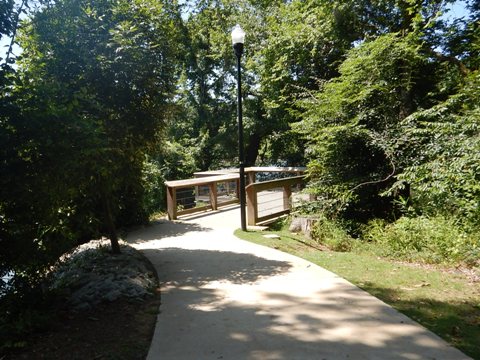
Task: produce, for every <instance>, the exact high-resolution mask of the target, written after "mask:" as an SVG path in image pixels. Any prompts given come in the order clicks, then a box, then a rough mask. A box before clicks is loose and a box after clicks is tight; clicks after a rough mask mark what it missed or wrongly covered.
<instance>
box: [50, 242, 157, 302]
mask: <svg viewBox="0 0 480 360" xmlns="http://www.w3.org/2000/svg"><path fill="white" fill-rule="evenodd" d="M105 243H106V242H105V241H91V242H90V243H88V244H84V245H81V246H79V247H78V248H76V249H75V250H74V251H73V252H72V253H70V254H68V255H66V256H64V257H63V258H62V260H63V264H62V265H61V266H59V267H58V269H56V271H55V272H54V279H55V280H54V283H53V288H55V289H59V290H61V291H62V294H65V295H66V296H67V304H68V305H69V306H70V307H71V308H72V309H73V310H75V311H86V310H89V309H91V308H92V307H94V306H96V305H97V304H99V303H101V302H103V301H109V302H113V301H116V300H118V299H120V298H126V299H129V300H136V299H138V300H142V299H144V298H145V297H146V296H148V294H149V293H150V291H151V289H153V288H155V287H156V286H157V278H156V276H155V273H154V272H152V271H151V270H150V269H151V267H150V266H149V264H148V262H147V261H148V260H146V258H145V257H144V256H143V255H142V254H141V253H139V252H138V251H137V250H135V249H134V248H132V247H130V246H128V245H126V244H122V253H121V254H120V255H112V254H110V253H109V252H108V251H106V250H105V247H104V245H105Z"/></svg>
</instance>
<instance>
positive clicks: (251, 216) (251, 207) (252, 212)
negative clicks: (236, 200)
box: [246, 184, 258, 226]
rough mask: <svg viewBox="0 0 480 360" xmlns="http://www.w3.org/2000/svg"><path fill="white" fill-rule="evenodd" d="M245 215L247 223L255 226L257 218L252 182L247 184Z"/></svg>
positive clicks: (255, 195) (255, 192)
mask: <svg viewBox="0 0 480 360" xmlns="http://www.w3.org/2000/svg"><path fill="white" fill-rule="evenodd" d="M246 190H247V191H246V192H247V216H248V220H247V222H248V225H250V226H255V225H256V224H257V219H258V206H257V205H258V204H257V191H256V189H255V186H253V184H250V185H248V186H247V189H246Z"/></svg>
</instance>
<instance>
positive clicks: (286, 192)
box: [246, 175, 305, 226]
mask: <svg viewBox="0 0 480 360" xmlns="http://www.w3.org/2000/svg"><path fill="white" fill-rule="evenodd" d="M304 180H305V175H300V176H293V177H288V178H284V179H278V180H270V181H262V182H257V183H251V184H249V185H248V186H247V187H246V192H247V219H248V225H251V226H254V225H257V224H259V223H262V222H265V221H268V220H271V219H275V218H278V217H279V216H282V215H285V214H288V213H289V212H290V209H291V196H292V187H293V186H295V185H298V184H303V182H304ZM278 188H280V189H282V197H281V199H280V200H281V203H280V204H277V206H275V207H273V208H271V210H275V211H270V212H269V213H268V214H266V215H263V216H259V213H260V209H261V207H262V205H263V207H265V203H269V202H278V200H279V199H275V198H274V196H275V195H272V194H269V195H267V196H269V197H270V198H271V199H270V200H266V201H265V202H263V204H262V203H261V202H259V199H258V194H259V193H260V192H262V191H272V190H274V189H278Z"/></svg>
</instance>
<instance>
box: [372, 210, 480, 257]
mask: <svg viewBox="0 0 480 360" xmlns="http://www.w3.org/2000/svg"><path fill="white" fill-rule="evenodd" d="M364 238H365V239H368V240H371V241H373V242H374V243H375V244H377V245H379V251H380V252H381V253H382V255H385V256H389V257H395V258H399V259H403V260H408V261H422V262H426V263H466V264H469V265H474V263H475V261H477V260H476V259H478V255H479V250H480V249H479V245H478V243H477V241H476V240H475V238H474V236H473V235H472V234H468V233H466V232H464V231H463V230H461V229H460V228H459V227H458V226H457V225H456V224H455V222H454V221H453V220H451V219H446V218H444V217H441V216H437V217H431V218H429V217H425V216H418V217H414V218H410V217H402V218H400V219H398V220H397V221H396V222H395V223H393V224H385V223H384V222H382V221H378V220H377V221H373V222H371V223H369V226H368V227H367V229H366V231H365V235H364Z"/></svg>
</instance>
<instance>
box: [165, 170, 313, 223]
mask: <svg viewBox="0 0 480 360" xmlns="http://www.w3.org/2000/svg"><path fill="white" fill-rule="evenodd" d="M304 171H305V168H303V167H288V168H287V167H283V168H282V167H249V168H246V169H245V174H246V176H247V183H248V186H247V187H246V192H247V213H248V225H256V224H257V223H259V222H262V221H266V220H268V219H272V218H274V217H278V216H280V215H282V214H286V213H288V212H289V211H290V201H289V199H290V196H291V189H292V186H293V185H295V184H299V183H301V182H302V181H303V179H304V176H294V177H288V178H285V179H277V180H271V181H262V182H256V174H257V173H259V172H267V173H289V174H296V175H298V174H302V173H303V172H304ZM232 182H235V184H236V186H235V193H236V198H234V199H227V200H224V201H219V196H218V187H219V185H220V186H222V187H223V188H226V189H227V193H229V192H230V188H231V187H230V185H229V184H231V183H232ZM221 184H223V185H221ZM165 185H166V187H167V211H168V217H169V219H171V220H175V219H177V218H178V216H181V215H189V214H193V213H196V212H201V211H205V210H210V209H211V210H217V209H218V208H219V207H221V206H226V205H229V204H234V203H238V202H239V200H238V199H239V196H238V189H239V174H238V170H237V169H226V170H218V171H204V172H197V173H195V178H193V179H186V180H174V181H166V182H165ZM200 186H207V187H208V188H209V191H208V197H209V202H210V204H209V205H204V206H198V202H199V199H200V196H199V195H200V193H201V191H200ZM276 188H282V189H283V199H284V200H283V206H280V207H281V209H280V210H278V211H275V212H274V213H270V214H268V215H266V216H259V206H262V204H261V203H262V202H261V201H259V199H258V194H259V193H260V192H262V191H268V190H272V189H276ZM188 189H192V190H188ZM178 190H180V191H182V190H187V191H189V192H190V193H191V194H192V196H190V197H191V199H192V200H191V201H190V203H189V204H188V205H189V206H190V205H191V207H190V208H186V207H188V206H184V205H185V204H180V205H179V204H178V201H180V202H181V201H182V198H180V197H179V196H177V191H178ZM193 194H194V195H193ZM183 200H185V199H184V198H183Z"/></svg>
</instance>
